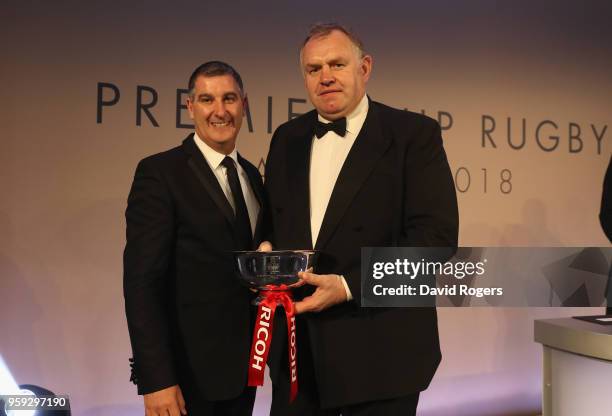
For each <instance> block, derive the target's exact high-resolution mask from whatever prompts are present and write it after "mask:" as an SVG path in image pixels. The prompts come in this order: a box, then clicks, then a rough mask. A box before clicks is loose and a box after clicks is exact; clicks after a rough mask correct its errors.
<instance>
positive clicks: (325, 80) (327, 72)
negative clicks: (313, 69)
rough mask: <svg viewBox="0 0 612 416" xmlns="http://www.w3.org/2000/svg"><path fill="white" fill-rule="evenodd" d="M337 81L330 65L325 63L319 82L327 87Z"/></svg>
mask: <svg viewBox="0 0 612 416" xmlns="http://www.w3.org/2000/svg"><path fill="white" fill-rule="evenodd" d="M334 81H335V78H334V76H333V74H332V72H331V69H330V68H329V66H327V65H325V66H323V67H322V68H321V74H320V78H319V82H320V83H321V84H323V85H325V86H326V87H328V86H330V85H331V84H333V83H334Z"/></svg>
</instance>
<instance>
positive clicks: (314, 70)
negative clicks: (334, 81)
mask: <svg viewBox="0 0 612 416" xmlns="http://www.w3.org/2000/svg"><path fill="white" fill-rule="evenodd" d="M317 72H319V68H310V70H309V71H308V73H309V74H311V75H312V74H316V73H317Z"/></svg>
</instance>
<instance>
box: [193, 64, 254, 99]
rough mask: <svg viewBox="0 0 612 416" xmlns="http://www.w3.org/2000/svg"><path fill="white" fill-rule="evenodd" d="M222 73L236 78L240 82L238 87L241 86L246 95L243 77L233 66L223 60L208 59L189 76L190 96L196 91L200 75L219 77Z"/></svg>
mask: <svg viewBox="0 0 612 416" xmlns="http://www.w3.org/2000/svg"><path fill="white" fill-rule="evenodd" d="M220 75H231V76H232V78H234V80H235V81H236V83H237V84H238V87H239V88H240V93H241V94H242V95H244V86H243V85H242V78H241V77H240V74H239V73H238V71H236V70H235V69H234V67H233V66H231V65H230V64H227V63H225V62H222V61H208V62H206V63H203V64H202V65H200V66H199V67H197V68H196V69H195V70H194V71H193V74H191V76H190V77H189V84H188V88H189V96H190V97H193V94H194V93H195V91H194V90H195V83H196V80H197V79H198V77H199V76H204V77H217V76H220Z"/></svg>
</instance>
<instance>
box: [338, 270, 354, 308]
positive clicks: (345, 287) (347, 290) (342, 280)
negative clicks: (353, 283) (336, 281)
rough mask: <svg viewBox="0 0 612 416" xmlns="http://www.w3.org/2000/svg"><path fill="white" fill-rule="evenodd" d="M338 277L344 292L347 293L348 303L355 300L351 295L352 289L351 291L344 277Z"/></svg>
mask: <svg viewBox="0 0 612 416" xmlns="http://www.w3.org/2000/svg"><path fill="white" fill-rule="evenodd" d="M338 277H339V278H340V281H341V282H342V285H343V286H344V291H345V292H346V301H347V302H348V301H351V300H353V294H352V293H351V289H349V287H348V284H347V283H346V279H345V278H344V276H342V275H338Z"/></svg>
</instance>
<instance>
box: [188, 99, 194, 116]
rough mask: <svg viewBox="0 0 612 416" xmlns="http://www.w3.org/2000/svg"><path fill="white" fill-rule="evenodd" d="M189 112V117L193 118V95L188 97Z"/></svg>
mask: <svg viewBox="0 0 612 416" xmlns="http://www.w3.org/2000/svg"><path fill="white" fill-rule="evenodd" d="M187 112H188V113H189V118H190V119H192V120H193V101H192V98H191V97H187Z"/></svg>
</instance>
